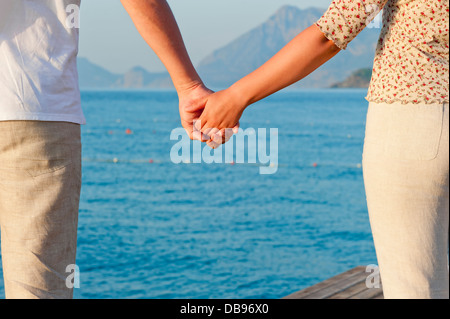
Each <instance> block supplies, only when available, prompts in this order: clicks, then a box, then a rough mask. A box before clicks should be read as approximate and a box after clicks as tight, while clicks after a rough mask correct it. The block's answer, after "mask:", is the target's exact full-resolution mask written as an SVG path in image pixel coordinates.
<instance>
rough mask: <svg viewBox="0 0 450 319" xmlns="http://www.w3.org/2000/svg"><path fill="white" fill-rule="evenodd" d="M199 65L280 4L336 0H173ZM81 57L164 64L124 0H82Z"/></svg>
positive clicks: (121, 67)
mask: <svg viewBox="0 0 450 319" xmlns="http://www.w3.org/2000/svg"><path fill="white" fill-rule="evenodd" d="M168 3H169V5H170V7H171V8H172V11H173V13H174V15H175V18H176V19H177V22H178V25H179V27H180V30H181V33H182V35H183V39H184V42H185V44H186V47H187V49H188V52H189V54H190V56H191V59H192V61H193V63H194V65H197V64H198V63H199V62H200V61H201V60H202V59H203V58H205V57H206V56H207V55H209V54H210V53H211V52H213V51H214V50H216V49H218V48H221V47H223V46H224V45H226V44H228V43H229V42H230V41H232V40H234V39H236V38H237V37H238V36H240V35H242V34H243V33H245V32H247V31H249V30H251V29H253V28H254V27H256V26H258V25H260V24H261V23H263V22H264V21H266V20H267V19H268V18H269V17H270V16H271V15H273V14H274V13H275V12H276V11H277V10H278V9H279V8H280V7H282V6H284V5H293V6H296V7H299V8H307V7H311V6H315V7H320V8H324V9H326V8H328V6H329V5H330V3H331V0H315V1H313V2H312V1H306V0H220V1H219V0H168ZM80 19H81V23H80V50H79V56H80V57H85V58H88V59H89V60H90V61H91V62H93V63H96V64H98V65H100V66H102V67H104V68H106V69H107V70H109V71H111V72H114V73H124V72H126V71H128V70H129V69H131V68H132V67H134V66H141V67H144V68H145V69H147V70H148V71H151V72H160V71H163V70H164V66H163V65H162V63H161V62H160V61H159V59H158V57H157V56H156V55H155V54H154V53H153V51H152V50H151V49H150V48H149V47H148V45H147V44H146V43H145V42H144V40H143V39H142V38H141V36H140V35H139V33H138V32H137V31H136V28H135V26H134V25H133V23H132V22H131V19H130V17H129V16H128V14H127V13H126V11H125V9H124V8H123V7H122V4H121V3H120V0H82V4H81V12H80Z"/></svg>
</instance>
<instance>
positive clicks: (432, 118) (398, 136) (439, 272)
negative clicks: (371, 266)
mask: <svg viewBox="0 0 450 319" xmlns="http://www.w3.org/2000/svg"><path fill="white" fill-rule="evenodd" d="M363 173H364V183H365V188H366V196H367V204H368V210H369V216H370V223H371V227H372V233H373V239H374V244H375V249H376V254H377V259H378V265H379V268H380V275H381V280H382V283H383V291H384V296H385V298H387V299H431V298H432V299H438V298H439V299H440V298H449V275H448V258H447V253H448V230H449V225H448V224H449V106H448V103H445V104H401V103H392V104H382V103H378V104H377V103H370V104H369V110H368V114H367V123H366V138H365V144H364V153H363Z"/></svg>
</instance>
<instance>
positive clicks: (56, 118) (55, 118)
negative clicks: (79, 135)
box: [0, 113, 86, 125]
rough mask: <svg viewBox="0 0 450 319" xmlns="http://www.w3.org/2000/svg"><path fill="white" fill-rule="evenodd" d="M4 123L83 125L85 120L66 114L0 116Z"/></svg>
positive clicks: (78, 116)
mask: <svg viewBox="0 0 450 319" xmlns="http://www.w3.org/2000/svg"><path fill="white" fill-rule="evenodd" d="M5 121H42V122H69V123H75V124H80V125H84V124H86V119H85V117H84V116H80V115H67V114H43V113H26V114H13V115H8V114H0V122H5Z"/></svg>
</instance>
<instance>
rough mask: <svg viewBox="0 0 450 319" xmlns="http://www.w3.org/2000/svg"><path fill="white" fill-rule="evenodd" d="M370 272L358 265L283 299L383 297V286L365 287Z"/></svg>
mask: <svg viewBox="0 0 450 319" xmlns="http://www.w3.org/2000/svg"><path fill="white" fill-rule="evenodd" d="M369 274H370V273H367V272H366V267H364V266H358V267H356V268H353V269H350V270H349V271H346V272H344V273H342V274H340V275H337V276H335V277H332V278H330V279H327V280H325V281H323V282H320V283H318V284H316V285H314V286H311V287H308V288H306V289H303V290H300V291H297V292H294V293H292V294H290V295H288V296H286V297H284V298H283V299H383V298H384V297H383V288H382V286H381V283H380V288H367V286H366V279H367V277H368V276H369Z"/></svg>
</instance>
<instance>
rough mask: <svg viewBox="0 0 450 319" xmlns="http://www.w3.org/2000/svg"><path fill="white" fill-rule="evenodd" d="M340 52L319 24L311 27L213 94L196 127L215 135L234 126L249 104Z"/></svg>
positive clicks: (307, 72)
mask: <svg viewBox="0 0 450 319" xmlns="http://www.w3.org/2000/svg"><path fill="white" fill-rule="evenodd" d="M339 51H340V49H339V48H338V47H337V46H336V45H335V44H334V42H333V41H331V40H328V39H327V38H326V37H325V36H324V34H323V33H322V31H321V30H320V29H319V27H318V26H316V25H312V26H310V27H309V28H307V29H306V30H304V31H303V32H301V33H300V34H299V35H297V36H296V37H295V38H294V39H293V40H292V41H291V42H289V43H288V44H287V45H286V46H285V47H284V48H283V49H281V50H280V51H279V52H278V53H277V54H276V55H275V56H273V57H272V58H271V59H270V60H269V61H267V62H266V63H265V64H264V65H262V66H261V67H260V68H258V69H257V70H255V71H254V72H252V73H250V74H249V75H247V76H246V77H244V78H242V79H241V80H239V81H237V82H236V83H235V84H233V85H232V86H231V87H230V88H228V89H226V90H224V91H220V92H218V93H216V94H214V95H211V96H210V97H209V98H208V102H207V104H206V107H205V110H204V111H203V114H202V115H201V117H200V121H199V122H197V123H198V124H196V128H197V129H198V130H201V131H202V132H203V133H205V134H207V135H209V136H213V135H214V134H216V133H218V132H219V131H220V130H222V133H223V129H226V128H232V127H235V125H236V124H237V123H238V121H239V118H240V117H241V115H242V112H243V111H244V110H245V108H246V107H247V106H249V105H250V104H252V103H255V102H257V101H259V100H261V99H263V98H265V97H267V96H269V95H271V94H273V93H275V92H277V91H279V90H281V89H283V88H285V87H287V86H289V85H291V84H293V83H295V82H297V81H299V80H301V79H303V78H304V77H306V76H307V75H308V74H310V73H311V72H313V71H314V70H316V69H317V68H318V67H319V66H321V65H322V64H324V63H325V62H326V61H328V60H330V59H331V58H332V57H334V56H335V55H336V54H337V53H338V52H339ZM216 139H217V140H215V142H217V143H218V142H219V141H220V142H221V140H222V139H221V136H216Z"/></svg>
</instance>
